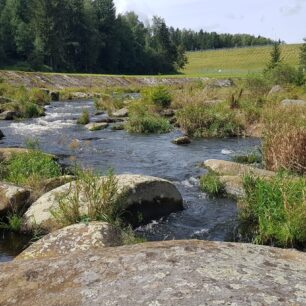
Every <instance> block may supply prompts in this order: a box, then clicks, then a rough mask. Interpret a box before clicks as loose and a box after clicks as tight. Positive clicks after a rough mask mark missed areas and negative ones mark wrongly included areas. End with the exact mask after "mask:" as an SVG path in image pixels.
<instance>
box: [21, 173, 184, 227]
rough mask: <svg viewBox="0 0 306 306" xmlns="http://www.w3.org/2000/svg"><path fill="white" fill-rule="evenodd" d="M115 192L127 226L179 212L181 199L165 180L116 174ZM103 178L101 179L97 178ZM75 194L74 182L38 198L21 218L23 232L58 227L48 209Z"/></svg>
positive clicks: (84, 208) (83, 200)
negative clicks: (122, 200)
mask: <svg viewBox="0 0 306 306" xmlns="http://www.w3.org/2000/svg"><path fill="white" fill-rule="evenodd" d="M116 178H117V180H118V192H119V195H124V202H123V203H122V205H123V207H122V209H123V210H125V211H126V214H125V215H123V216H122V217H124V218H125V219H126V220H127V221H128V222H129V223H131V224H133V225H137V224H139V215H140V214H141V216H142V220H141V222H143V223H145V222H148V221H150V220H152V219H156V218H159V217H162V216H166V215H168V214H170V213H172V212H175V211H178V210H182V209H183V200H182V196H181V194H180V193H179V191H178V190H177V188H176V187H175V186H174V185H173V184H172V183H170V182H169V181H166V180H163V179H160V178H155V177H150V176H142V175H129V174H125V175H118V176H116ZM101 179H103V178H101ZM74 192H75V183H74V182H72V183H68V184H66V185H63V186H61V187H58V188H56V189H54V190H52V191H50V192H48V193H46V194H44V195H43V196H42V197H40V198H39V199H38V200H37V201H36V202H35V203H33V204H32V205H31V207H30V208H29V209H28V211H27V212H26V213H25V215H24V222H23V223H24V229H25V230H31V229H32V228H33V226H40V227H41V228H43V229H45V230H46V231H53V230H55V229H58V228H59V225H58V224H57V223H56V222H55V220H54V218H53V216H52V214H51V212H50V210H56V209H57V208H58V196H59V195H65V194H68V193H72V194H73V193H74ZM79 199H80V205H81V211H82V212H84V213H85V214H86V212H87V204H88V203H87V202H86V201H87V200H86V198H85V197H84V194H83V193H82V192H81V193H80V194H79Z"/></svg>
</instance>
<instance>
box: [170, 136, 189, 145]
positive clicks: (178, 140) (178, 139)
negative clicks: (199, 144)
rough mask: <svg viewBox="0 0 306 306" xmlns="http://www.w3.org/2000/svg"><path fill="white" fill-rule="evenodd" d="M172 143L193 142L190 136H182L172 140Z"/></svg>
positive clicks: (184, 143)
mask: <svg viewBox="0 0 306 306" xmlns="http://www.w3.org/2000/svg"><path fill="white" fill-rule="evenodd" d="M172 143H174V144H176V145H187V144H190V143H191V139H190V138H189V137H188V136H182V137H178V138H176V139H174V140H172Z"/></svg>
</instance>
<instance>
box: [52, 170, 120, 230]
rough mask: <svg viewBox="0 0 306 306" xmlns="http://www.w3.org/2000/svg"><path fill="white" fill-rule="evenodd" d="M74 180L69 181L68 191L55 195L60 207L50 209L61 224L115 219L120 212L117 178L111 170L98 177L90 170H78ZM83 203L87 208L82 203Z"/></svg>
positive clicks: (115, 221)
mask: <svg viewBox="0 0 306 306" xmlns="http://www.w3.org/2000/svg"><path fill="white" fill-rule="evenodd" d="M76 174H77V180H76V181H75V183H71V185H70V189H69V191H68V192H65V193H63V194H61V195H59V196H58V203H59V208H58V209H57V210H53V211H51V213H52V215H53V217H54V218H55V220H56V221H57V222H58V223H59V224H60V225H62V226H68V225H71V224H75V223H79V222H82V221H84V220H86V221H87V222H90V221H103V222H109V223H112V224H114V223H117V222H118V219H119V217H120V215H121V213H122V211H121V207H122V206H121V199H120V197H119V193H118V181H117V179H116V177H115V175H114V174H113V172H112V171H110V172H109V173H108V175H107V176H105V177H100V176H98V175H97V174H95V173H94V172H93V171H90V170H87V171H83V170H78V171H77V173H76ZM81 197H82V202H83V203H85V204H86V209H85V210H84V207H82V203H81V200H80V199H81Z"/></svg>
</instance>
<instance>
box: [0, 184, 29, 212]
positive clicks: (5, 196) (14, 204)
mask: <svg viewBox="0 0 306 306" xmlns="http://www.w3.org/2000/svg"><path fill="white" fill-rule="evenodd" d="M30 195H31V191H30V190H29V189H26V188H22V187H18V186H15V185H12V184H7V183H3V182H0V216H4V215H6V214H7V213H8V212H14V213H18V212H20V211H22V210H24V211H25V210H26V209H27V206H28V204H29V202H28V201H29V199H30Z"/></svg>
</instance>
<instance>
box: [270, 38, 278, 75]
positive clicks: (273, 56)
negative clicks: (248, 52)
mask: <svg viewBox="0 0 306 306" xmlns="http://www.w3.org/2000/svg"><path fill="white" fill-rule="evenodd" d="M270 55H271V58H270V62H269V64H268V69H273V68H275V67H276V66H277V65H278V64H280V63H281V47H280V42H275V43H274V44H273V49H272V51H271V54H270Z"/></svg>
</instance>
